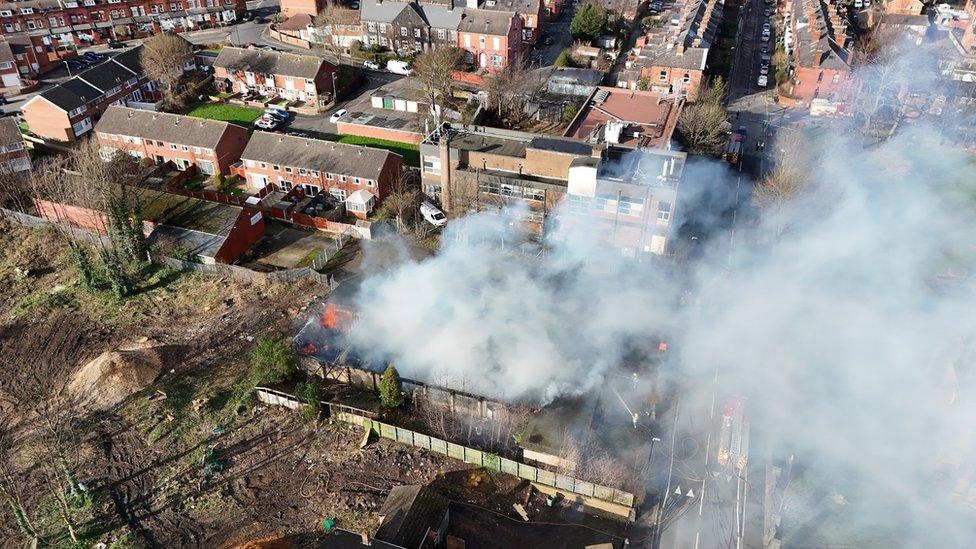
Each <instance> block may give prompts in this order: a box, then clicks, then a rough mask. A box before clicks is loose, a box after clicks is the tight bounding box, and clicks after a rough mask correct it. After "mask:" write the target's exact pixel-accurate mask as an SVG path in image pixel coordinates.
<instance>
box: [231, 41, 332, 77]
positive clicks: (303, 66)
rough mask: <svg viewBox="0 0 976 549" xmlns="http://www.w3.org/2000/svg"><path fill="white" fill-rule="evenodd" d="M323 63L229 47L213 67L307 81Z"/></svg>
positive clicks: (275, 53)
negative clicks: (292, 77)
mask: <svg viewBox="0 0 976 549" xmlns="http://www.w3.org/2000/svg"><path fill="white" fill-rule="evenodd" d="M324 63H325V60H324V59H322V58H321V57H315V56H314V55H299V54H296V53H286V52H279V51H268V50H258V49H254V50H249V49H244V48H231V47H227V48H223V49H221V50H220V54H219V55H217V59H215V60H214V66H215V67H221V68H224V69H227V70H229V71H245V72H255V73H261V74H281V75H284V76H294V77H298V78H308V79H311V78H315V75H317V74H318V72H319V69H320V68H321V67H322V65H323V64H324Z"/></svg>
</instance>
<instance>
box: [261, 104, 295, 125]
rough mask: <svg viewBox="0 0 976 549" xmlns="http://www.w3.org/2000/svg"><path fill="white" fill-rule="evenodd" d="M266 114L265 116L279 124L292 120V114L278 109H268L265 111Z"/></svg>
mask: <svg viewBox="0 0 976 549" xmlns="http://www.w3.org/2000/svg"><path fill="white" fill-rule="evenodd" d="M264 114H265V116H270V117H271V118H274V119H275V120H277V121H278V122H287V121H288V119H289V118H291V113H290V112H288V111H286V110H285V109H278V108H275V107H268V108H266V109H264Z"/></svg>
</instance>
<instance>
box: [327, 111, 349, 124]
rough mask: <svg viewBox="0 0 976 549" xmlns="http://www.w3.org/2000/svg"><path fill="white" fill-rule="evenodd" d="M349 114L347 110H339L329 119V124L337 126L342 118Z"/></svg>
mask: <svg viewBox="0 0 976 549" xmlns="http://www.w3.org/2000/svg"><path fill="white" fill-rule="evenodd" d="M348 112H349V111H347V110H346V109H339V110H337V111H336V112H334V113H332V116H330V117H329V122H332V123H333V124H335V123H336V122H338V121H339V119H340V118H342V117H343V116H345V115H346V113H348Z"/></svg>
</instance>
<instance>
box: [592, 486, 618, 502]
mask: <svg viewBox="0 0 976 549" xmlns="http://www.w3.org/2000/svg"><path fill="white" fill-rule="evenodd" d="M593 497H595V498H598V499H602V500H605V501H613V488H607V487H606V486H600V485H599V484H594V485H593Z"/></svg>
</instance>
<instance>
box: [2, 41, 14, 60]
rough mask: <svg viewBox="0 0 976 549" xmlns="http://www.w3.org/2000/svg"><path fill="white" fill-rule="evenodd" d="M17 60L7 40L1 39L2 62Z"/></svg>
mask: <svg viewBox="0 0 976 549" xmlns="http://www.w3.org/2000/svg"><path fill="white" fill-rule="evenodd" d="M16 61H17V59H16V58H15V57H14V52H13V50H12V49H11V47H10V44H9V43H8V42H7V41H6V40H0V62H6V63H15V62H16Z"/></svg>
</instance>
